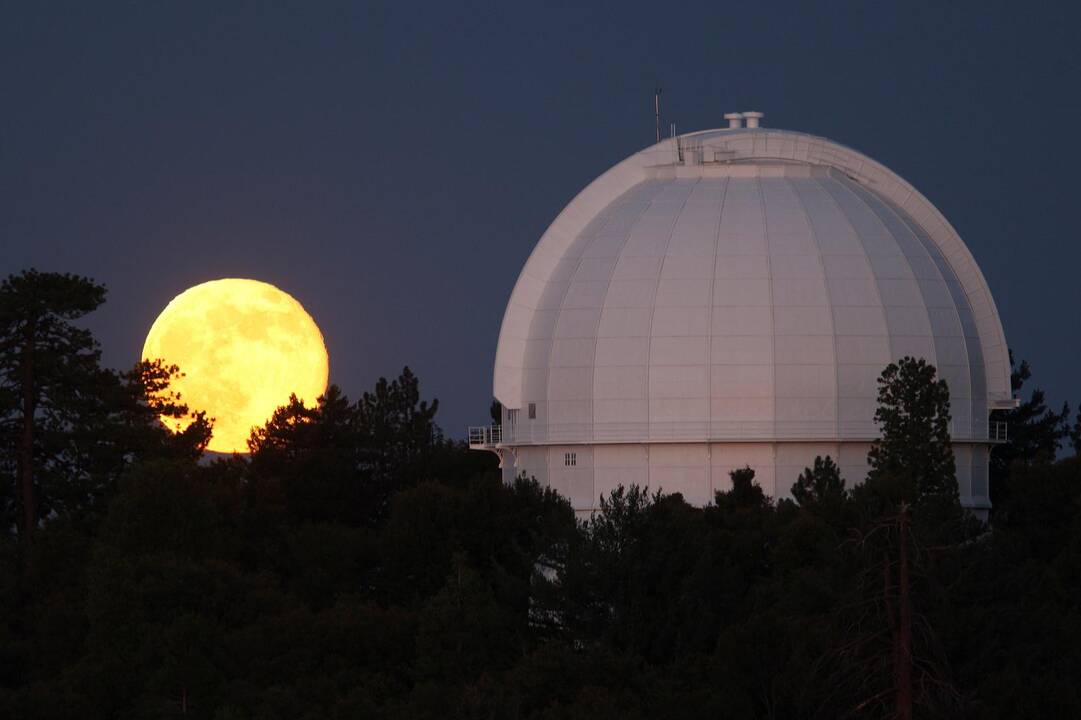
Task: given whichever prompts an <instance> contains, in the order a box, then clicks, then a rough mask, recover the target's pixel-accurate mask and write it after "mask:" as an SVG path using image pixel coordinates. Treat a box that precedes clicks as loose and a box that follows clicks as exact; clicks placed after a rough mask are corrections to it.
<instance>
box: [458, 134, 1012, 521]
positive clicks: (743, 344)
mask: <svg viewBox="0 0 1081 720" xmlns="http://www.w3.org/2000/svg"><path fill="white" fill-rule="evenodd" d="M761 117H762V113H758V112H744V113H730V114H728V115H725V118H726V119H727V120H728V121H729V124H730V127H728V128H725V129H720V130H708V131H704V132H698V133H691V134H687V135H681V136H677V137H674V138H670V139H667V140H665V141H663V142H661V143H658V144H657V145H654V146H652V147H649V148H646V149H645V150H642V151H641V152H638V153H636V154H634V155H632V156H631V157H629V158H627V159H626V160H624V161H623V162H621V163H619V164H618V165H616V166H615V167H613V168H611V169H610V170H608V171H607V172H605V173H604V174H602V175H601V176H600V177H598V178H597V179H596V180H595V181H594V182H593V183H591V184H590V185H589V186H588V187H586V188H585V189H584V190H583V191H582V192H581V193H579V195H578V196H577V197H576V198H575V199H574V200H572V201H571V203H570V204H569V205H568V206H567V207H566V208H565V209H564V210H563V212H562V213H560V215H559V216H558V217H557V218H556V219H555V221H554V222H553V223H552V225H551V226H550V227H549V228H548V230H547V232H545V233H544V235H543V236H542V237H541V239H540V241H539V243H538V244H537V246H536V248H535V249H534V251H533V253H532V255H531V256H530V258H529V260H528V262H527V263H526V265H525V267H524V268H523V269H522V272H521V274H520V276H519V278H518V282H517V285H516V286H515V288H514V291H513V293H512V295H511V298H510V301H509V303H508V305H507V310H506V314H505V316H504V319H503V326H502V329H501V331H500V337H499V344H498V348H497V351H496V362H495V377H494V388H493V389H494V394H495V397H496V398H497V399H498V400H499V401H500V402H501V403H502V405H503V407H504V419H503V423H502V427H501V428H498V429H495V431H494V432H493V431H484V432H482V433H480V434H476V433H474V435H473V436H472V440H473V441H474V444H475V445H478V446H484V447H486V448H488V449H492V450H495V451H496V452H499V453H500V456H501V459H502V464H503V467H504V473H505V474H506V476H507V478H508V479H509V478H512V477H514V476H516V475H518V474H521V473H526V474H527V475H532V476H535V477H537V479H538V480H540V481H542V482H543V483H546V484H549V485H551V486H553V487H555V488H556V489H558V490H559V491H561V492H563V493H564V494H565V495H567V496H568V497H569V498H570V499H571V501H572V504H573V505H574V506H575V508H576V509H578V510H580V511H582V512H589V511H590V510H592V509H593V508H595V507H596V505H597V499H598V497H599V496H601V495H605V494H607V493H608V492H609V491H610V490H611V489H613V488H614V487H615V486H617V485H619V484H623V485H629V484H630V483H638V484H639V485H648V486H649V487H651V488H653V489H659V488H663V489H664V490H665V491H668V492H677V491H678V492H682V493H683V495H684V496H685V497H686V498H687V499H688V500H689V501H692V502H699V503H706V502H709V501H710V500H711V499H712V497H713V493H714V492H715V491H716V490H718V489H724V488H726V487H727V485H728V482H729V480H728V472H729V471H730V470H731V469H733V468H735V467H742V466H744V465H750V466H751V467H752V468H754V469H755V471H756V476H757V479H758V481H759V482H760V483H761V484H762V485H763V487H764V488H765V490H766V491H767V493H769V494H771V495H774V496H783V495H786V494H787V492H788V490H789V488H790V487H791V485H792V483H793V482H794V481H795V480H796V477H797V476H798V474H799V472H800V471H801V470H802V469H803V468H804V467H805V466H807V465H810V464H811V462H812V461H813V459H814V457H815V456H816V455H827V454H828V455H831V456H833V457H834V458H836V459H837V460H838V462H839V464H840V465H841V467H842V471H843V473H844V474H845V475H846V477H847V478H848V479H849V481H850V482H858V481H860V480H862V478H863V477H864V474H865V472H866V455H867V450H868V448H869V446H870V442H871V441H872V440H873V439H874V438H875V437H877V427H876V426H875V424H874V420H873V418H874V411H875V406H876V397H877V383H876V380H877V378H878V376H879V374H880V373H881V371H882V369H883V368H884V367H885V366H886V365H887V364H888V363H890V362H892V361H895V360H897V359H898V358H900V357H903V356H906V355H911V356H915V357H922V358H926V359H927V361H928V362H930V363H932V364H934V365H935V366H936V367H937V368H938V371H939V374H940V375H941V377H943V378H945V379H946V381H947V382H948V384H949V388H950V393H951V409H952V416H953V424H952V428H951V430H952V437H953V439H954V449H955V455H956V457H957V467H958V480H959V483H960V486H961V496H962V502H963V503H964V504H966V505H967V506H969V507H971V508H973V509H975V510H977V511H982V510H985V509H986V508H988V507H989V503H988V500H987V453H988V449H989V447H990V443H991V442H993V433H991V432H989V429H990V428H989V423H988V413H989V411H990V410H991V409H994V408H1001V407H1007V406H1012V399H1011V390H1010V378H1009V358H1008V352H1007V348H1006V342H1005V338H1004V335H1003V331H1002V326H1001V323H1000V321H999V317H998V313H997V311H996V309H995V305H994V301H993V300H992V298H991V293H990V291H989V290H988V288H987V283H986V282H985V280H984V278H983V275H982V274H981V273H980V270H979V268H978V267H977V266H976V262H975V260H974V259H973V257H972V255H971V253H970V252H969V250H968V248H967V247H965V245H964V243H963V242H962V241H961V239H960V237H959V236H958V235H957V233H956V232H955V231H954V229H953V228H952V227H951V226H950V224H949V223H948V222H947V221H946V219H945V218H944V217H943V216H942V215H941V214H940V213H939V212H938V210H936V209H935V207H934V206H933V205H932V204H931V203H930V202H928V201H927V199H926V198H924V197H923V196H922V195H920V193H919V192H918V191H916V190H915V188H913V187H912V186H911V185H909V184H908V183H906V182H905V181H904V180H903V179H901V178H900V177H898V176H897V175H896V174H894V173H893V172H891V171H890V170H888V169H887V168H885V167H883V166H882V165H880V164H878V163H876V162H875V161H873V160H871V159H870V158H868V157H866V156H864V155H861V154H860V153H858V152H855V151H854V150H851V149H849V148H846V147H843V146H841V145H838V144H836V143H833V142H830V141H828V140H825V139H822V138H818V137H813V136H810V135H805V134H802V133H796V132H790V131H783V130H774V129H769V128H760V127H758V122H759V120H760V119H761ZM740 120H743V121H745V122H746V123H747V127H740V126H739V123H740ZM568 458H570V459H568ZM571 459H572V460H573V463H572V462H571Z"/></svg>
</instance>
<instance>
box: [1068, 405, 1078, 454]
mask: <svg viewBox="0 0 1081 720" xmlns="http://www.w3.org/2000/svg"><path fill="white" fill-rule="evenodd" d="M1070 444H1071V445H1073V451H1074V455H1076V456H1078V457H1081V405H1078V408H1077V419H1076V420H1074V424H1073V427H1072V428H1070Z"/></svg>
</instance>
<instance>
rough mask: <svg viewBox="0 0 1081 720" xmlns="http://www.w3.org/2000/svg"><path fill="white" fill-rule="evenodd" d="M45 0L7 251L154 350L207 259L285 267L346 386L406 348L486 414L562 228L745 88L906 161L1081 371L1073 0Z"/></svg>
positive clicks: (900, 168) (102, 327) (778, 111)
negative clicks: (515, 304) (524, 300)
mask: <svg viewBox="0 0 1081 720" xmlns="http://www.w3.org/2000/svg"><path fill="white" fill-rule="evenodd" d="M584 5H585V3H582V2H573V3H544V4H542V3H530V4H518V3H509V2H494V3H466V2H439V3H431V4H410V3H404V2H396V3H385V4H384V3H360V2H355V3H332V2H310V1H309V2H298V3H293V4H285V3H255V2H251V3H217V2H215V3H199V4H195V3H188V2H172V3H164V2H132V3H123V4H121V3H88V2H78V3H70V4H66V5H65V4H62V3H52V2H50V3H23V4H21V5H20V6H18V7H17V6H15V4H13V3H12V4H6V5H5V6H4V7H3V9H2V11H0V12H2V15H0V249H2V252H0V275H2V276H6V275H7V274H9V273H12V272H17V271H19V270H21V269H23V268H27V267H30V266H36V267H37V268H38V269H41V270H56V271H69V272H75V273H79V274H84V275H89V276H91V277H93V278H95V279H96V280H99V281H101V282H104V283H105V284H106V285H107V286H108V288H109V296H108V302H107V303H106V305H105V306H103V308H102V309H100V310H99V311H98V312H97V313H95V315H94V316H93V317H92V321H91V323H90V324H91V327H92V328H93V329H94V330H95V331H96V333H97V334H98V337H99V338H100V339H101V341H102V344H103V346H104V351H105V362H106V364H108V365H110V366H113V367H125V368H126V367H129V366H130V365H131V364H133V363H134V362H135V361H136V360H137V359H138V355H139V352H140V350H141V348H142V343H143V339H144V338H145V336H146V332H147V330H148V329H149V327H150V324H151V323H152V322H153V320H154V318H155V317H156V316H157V314H158V313H159V312H160V311H161V309H162V308H163V307H164V306H165V304H166V303H168V301H169V300H170V299H171V298H172V297H173V296H175V295H176V294H178V293H179V292H181V291H182V290H184V289H186V288H188V287H190V286H192V285H195V284H197V283H200V282H203V281H206V280H211V279H216V278H221V277H248V278H255V279H259V280H264V281H266V282H271V283H273V284H275V285H277V286H279V287H281V288H282V289H283V290H285V291H287V292H289V293H290V294H292V295H293V296H295V297H296V298H297V299H298V300H300V302H301V303H303V304H304V305H305V307H306V308H307V309H308V311H309V312H310V313H311V314H312V315H313V316H314V318H315V320H316V322H318V323H319V325H320V327H321V328H322V330H323V333H324V335H325V337H326V341H327V347H328V350H329V352H330V365H331V380H332V382H335V383H338V384H339V385H341V386H342V387H343V389H344V390H345V391H346V393H348V394H349V395H350V396H351V397H355V396H357V395H359V394H360V393H361V392H362V391H363V390H365V389H368V388H370V387H371V386H372V384H373V383H374V381H375V379H376V378H377V377H378V376H380V375H394V374H396V373H397V372H398V371H399V370H400V368H401V367H402V366H403V365H407V364H408V365H409V366H411V367H412V368H413V369H414V370H415V371H416V372H417V374H418V375H419V377H420V379H421V382H422V391H423V392H424V394H425V395H427V396H429V397H430V396H433V395H434V396H436V397H438V398H439V399H440V401H441V403H442V410H441V412H440V416H439V421H440V424H441V425H442V426H443V427H444V429H445V430H446V431H447V433H448V434H449V435H452V436H458V437H461V436H463V435H464V429H465V425H467V424H470V423H473V424H480V423H484V422H487V421H488V404H489V402H490V400H491V369H492V360H493V356H494V352H495V343H496V338H497V335H498V332H499V324H500V321H501V319H502V315H503V308H504V305H505V303H506V300H507V298H508V296H509V295H510V291H511V288H512V286H513V284H514V281H515V279H516V278H517V275H518V272H519V270H520V269H521V267H522V264H523V263H524V262H525V259H526V257H527V255H528V254H529V252H530V251H531V250H532V248H533V245H534V244H535V243H536V241H537V240H538V238H539V237H540V235H541V233H542V232H543V231H544V229H545V227H546V226H547V225H548V223H549V222H551V220H552V219H554V217H555V216H556V215H557V213H558V212H559V211H560V209H561V208H562V207H563V205H565V204H566V203H567V202H569V201H570V200H571V198H573V197H574V195H575V194H576V193H577V192H578V191H579V190H580V189H581V188H582V187H583V186H584V185H585V184H587V183H588V182H589V181H591V180H592V179H593V178H594V177H596V176H597V175H599V174H600V173H601V172H603V171H604V170H606V169H607V168H608V167H610V166H611V165H613V164H614V163H616V162H617V161H619V160H621V159H622V158H624V157H625V156H627V155H629V154H631V153H633V152H635V151H636V150H638V149H640V148H641V147H643V146H645V145H647V144H650V143H651V142H652V140H653V133H654V125H653V95H652V93H653V88H654V86H655V84H656V83H658V82H659V83H660V84H661V85H662V86H663V88H664V94H663V103H664V115H665V119H664V122H665V126H666V127H667V124H668V123H669V122H675V123H676V124H677V129H678V130H679V131H680V132H686V131H692V130H700V129H706V128H710V127H719V126H722V125H723V124H724V121H723V120H722V117H721V116H722V115H723V114H724V113H725V112H729V111H740V110H761V111H764V112H765V113H766V118H765V121H764V124H765V125H768V126H770V127H780V128H786V129H792V130H800V131H805V132H809V133H813V134H817V135H823V136H825V137H827V138H830V139H832V140H835V141H838V142H840V143H842V144H845V145H848V146H851V147H853V148H856V149H857V150H860V151H862V152H864V153H866V154H868V155H870V156H871V157H873V158H875V159H876V160H879V161H880V162H882V163H884V164H885V165H887V166H888V167H890V168H891V169H893V170H894V171H896V172H898V173H899V174H900V175H902V176H903V177H904V178H906V179H907V180H909V181H910V182H911V183H912V184H914V185H915V186H916V187H917V188H918V189H920V190H921V191H922V192H923V194H924V195H926V196H927V197H928V198H929V199H930V200H931V201H932V202H933V203H935V204H936V205H937V206H938V208H939V209H940V210H941V211H942V212H943V213H944V214H945V215H946V217H947V218H948V219H949V220H950V221H951V222H952V223H953V225H954V226H955V227H956V228H957V230H958V231H959V232H960V234H961V237H962V238H963V239H964V240H965V242H966V243H967V244H968V246H969V248H970V249H971V250H972V252H973V254H974V255H975V257H976V260H977V262H978V263H979V265H980V267H981V268H982V270H983V272H984V275H985V276H986V277H987V280H988V282H989V283H990V286H991V290H992V292H993V294H994V297H995V300H996V302H997V304H998V308H999V311H1000V313H1001V315H1002V319H1003V322H1004V325H1005V329H1006V336H1007V338H1008V340H1009V343H1010V345H1011V346H1012V348H1013V349H1014V352H1015V354H1017V355H1018V356H1019V357H1023V358H1027V359H1028V360H1029V361H1030V363H1031V364H1032V366H1033V370H1034V376H1035V377H1034V380H1035V382H1036V383H1038V384H1040V385H1042V386H1043V387H1044V388H1045V389H1046V390H1047V391H1048V393H1049V397H1050V399H1051V400H1052V402H1053V404H1058V403H1061V402H1062V401H1063V400H1069V401H1071V404H1072V405H1075V406H1076V403H1077V401H1079V400H1081V379H1079V376H1078V373H1077V371H1076V369H1077V365H1078V357H1079V354H1081V339H1079V333H1078V327H1079V325H1081V322H1079V320H1078V311H1079V310H1081V283H1079V281H1078V275H1079V265H1081V237H1079V230H1078V221H1077V218H1078V213H1079V205H1081V197H1079V196H1081V193H1079V190H1081V188H1079V185H1078V182H1077V178H1078V172H1079V168H1081V149H1079V145H1078V143H1077V141H1076V139H1075V138H1076V136H1077V134H1078V132H1079V131H1078V128H1081V93H1079V90H1081V43H1079V42H1078V40H1077V28H1078V26H1079V24H1081V11H1079V10H1078V6H1077V5H1076V4H1075V3H1072V2H1059V3H1051V4H1046V5H1024V4H1020V3H1016V2H1002V3H995V2H974V3H961V2H948V3H947V2H941V0H938V1H936V2H931V3H922V2H921V3H914V2H904V3H884V2H868V1H867V0H863V1H862V2H846V3H828V2H820V3H803V2H799V3H795V2H793V3H784V4H781V3H765V2H751V1H749V0H748V1H746V2H735V3H721V2H716V1H714V2H708V3H701V4H690V3H688V4H682V5H680V4H675V3H659V2H651V3H634V2H627V1H624V2H614V3H604V4H601V3H590V4H589V7H588V8H586V7H584Z"/></svg>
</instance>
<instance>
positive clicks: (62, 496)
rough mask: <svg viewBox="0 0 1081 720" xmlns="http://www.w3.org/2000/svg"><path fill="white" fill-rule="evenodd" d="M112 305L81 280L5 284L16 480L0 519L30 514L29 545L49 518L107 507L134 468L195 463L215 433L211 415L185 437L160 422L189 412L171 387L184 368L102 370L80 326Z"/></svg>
mask: <svg viewBox="0 0 1081 720" xmlns="http://www.w3.org/2000/svg"><path fill="white" fill-rule="evenodd" d="M104 299H105V288H104V286H102V285H99V284H96V283H94V282H93V281H92V280H90V279H88V278H84V277H79V276H75V275H68V274H59V273H41V272H38V271H36V270H28V271H25V272H23V273H20V274H19V275H12V276H10V277H8V278H7V279H6V280H4V282H3V283H2V284H0V442H2V444H3V449H4V451H5V452H4V453H3V454H2V455H0V467H3V470H4V471H6V473H5V474H9V475H13V476H14V478H15V483H14V485H15V492H13V493H11V494H10V495H9V496H8V499H6V502H5V506H4V507H3V508H2V509H0V515H2V516H3V519H4V521H5V522H6V524H7V526H8V527H10V526H12V525H13V524H16V523H15V520H14V512H13V511H14V510H15V509H16V507H17V508H18V509H19V510H20V511H21V512H20V513H19V515H20V517H19V520H18V523H17V524H18V526H19V533H20V536H21V538H22V539H23V541H24V542H26V543H29V542H30V541H31V538H32V534H33V531H34V529H35V528H36V527H37V526H38V523H39V522H40V520H41V519H43V518H46V517H49V516H51V515H60V514H65V513H68V514H71V513H75V512H76V511H79V512H81V513H82V515H83V516H84V517H85V516H86V515H87V514H88V513H90V512H91V511H94V510H95V508H99V507H100V505H101V500H102V499H103V498H104V496H105V495H106V494H107V493H108V492H109V490H110V489H111V488H112V487H113V485H114V484H115V482H116V480H117V478H118V476H119V474H120V473H121V472H122V471H123V469H124V468H125V467H127V466H129V465H130V464H131V463H132V462H134V461H136V460H139V459H144V458H151V457H154V458H168V457H173V458H176V457H184V458H188V459H193V458H195V457H198V455H199V454H200V453H201V452H202V450H203V448H204V447H205V446H206V442H207V440H208V439H209V437H210V423H209V421H208V420H207V419H206V417H205V415H204V414H202V413H195V414H194V421H193V422H192V423H191V425H190V426H189V427H188V428H187V429H186V430H185V431H184V432H181V433H177V434H174V433H172V432H171V431H170V430H168V429H167V428H166V427H165V426H164V425H163V424H162V422H161V420H162V419H164V418H180V417H184V416H186V415H187V414H188V408H187V407H186V406H185V405H184V404H183V403H181V402H180V398H179V396H178V395H177V394H176V393H175V392H173V391H172V390H170V383H171V382H172V381H173V379H175V378H176V377H177V376H178V375H179V369H178V368H176V367H175V366H167V365H165V364H163V363H162V362H160V361H147V362H140V363H138V364H137V365H136V366H135V367H134V368H133V369H132V370H130V371H128V372H124V373H117V372H114V371H112V370H108V369H105V368H102V367H101V364H100V360H101V350H100V348H99V346H98V343H97V341H96V340H95V339H94V337H93V335H92V334H91V333H90V331H88V330H86V329H84V328H80V327H77V326H76V325H74V324H73V323H74V321H76V320H78V319H80V318H82V317H84V316H85V315H87V314H88V313H90V312H92V311H93V310H94V309H96V308H97V307H98V306H99V305H101V303H102V302H104ZM13 459H14V461H13ZM11 466H14V467H13V468H12V467H11Z"/></svg>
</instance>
